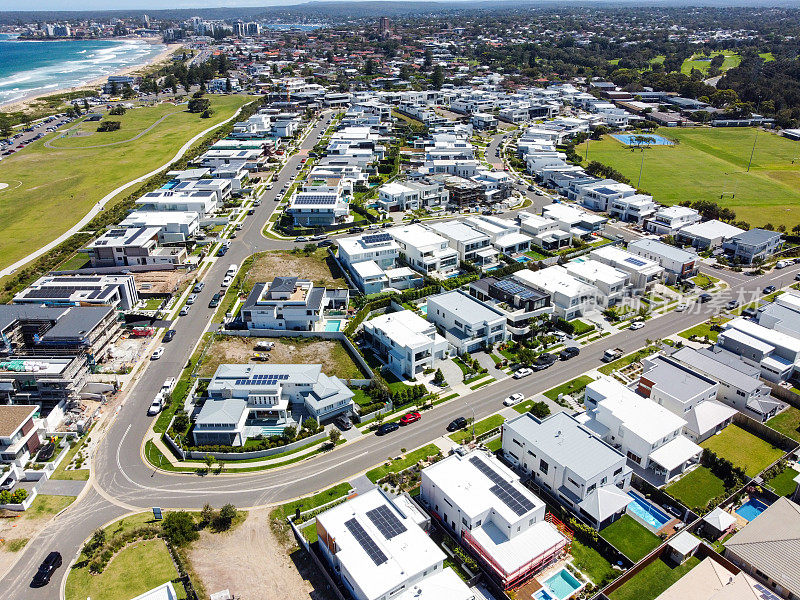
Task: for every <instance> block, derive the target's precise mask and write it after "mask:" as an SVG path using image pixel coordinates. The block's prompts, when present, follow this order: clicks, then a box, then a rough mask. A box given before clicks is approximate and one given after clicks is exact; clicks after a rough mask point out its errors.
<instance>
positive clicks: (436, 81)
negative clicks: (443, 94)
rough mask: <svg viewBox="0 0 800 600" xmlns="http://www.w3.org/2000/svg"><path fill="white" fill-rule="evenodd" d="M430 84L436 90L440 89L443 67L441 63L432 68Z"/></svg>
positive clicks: (442, 81)
mask: <svg viewBox="0 0 800 600" xmlns="http://www.w3.org/2000/svg"><path fill="white" fill-rule="evenodd" d="M431 85H432V86H433V87H434V88H435V89H437V90H440V89H442V85H444V69H442V66H441V65H436V68H435V69H434V70H433V74H432V75H431Z"/></svg>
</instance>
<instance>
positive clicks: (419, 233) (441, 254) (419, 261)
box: [386, 224, 458, 277]
mask: <svg viewBox="0 0 800 600" xmlns="http://www.w3.org/2000/svg"><path fill="white" fill-rule="evenodd" d="M386 233H388V234H389V235H391V236H392V238H393V239H394V241H395V242H397V244H398V245H399V246H400V251H401V252H402V253H403V254H404V255H405V257H406V262H408V264H409V265H410V266H411V267H412V268H414V269H416V270H417V271H419V272H421V273H423V274H428V275H438V276H440V277H444V276H447V275H450V274H452V273H455V272H456V271H457V270H458V251H457V250H454V249H453V248H450V247H449V245H448V243H447V239H446V238H443V237H442V236H440V235H438V234H437V233H434V232H433V231H431V230H430V229H427V228H426V227H423V226H422V225H419V224H413V225H404V226H401V227H392V228H390V229H387V230H386Z"/></svg>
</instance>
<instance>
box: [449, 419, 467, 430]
mask: <svg viewBox="0 0 800 600" xmlns="http://www.w3.org/2000/svg"><path fill="white" fill-rule="evenodd" d="M466 426H467V420H466V419H465V418H464V417H458V418H457V419H453V420H452V421H450V424H449V425H448V426H447V431H458V430H459V429H464V427H466Z"/></svg>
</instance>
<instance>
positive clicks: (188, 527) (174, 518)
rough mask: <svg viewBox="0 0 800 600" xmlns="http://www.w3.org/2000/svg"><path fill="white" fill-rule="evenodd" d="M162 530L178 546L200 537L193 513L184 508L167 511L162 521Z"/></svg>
mask: <svg viewBox="0 0 800 600" xmlns="http://www.w3.org/2000/svg"><path fill="white" fill-rule="evenodd" d="M161 530H162V531H163V532H164V537H166V538H167V539H168V540H169V541H170V542H172V543H173V544H175V545H176V546H183V545H185V544H188V543H189V542H193V541H194V540H196V539H197V538H198V537H199V534H198V533H197V529H196V528H195V524H194V519H193V518H192V515H190V514H189V513H188V512H186V511H183V510H179V511H175V512H170V513H167V516H166V517H164V520H163V521H161Z"/></svg>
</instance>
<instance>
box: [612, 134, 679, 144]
mask: <svg viewBox="0 0 800 600" xmlns="http://www.w3.org/2000/svg"><path fill="white" fill-rule="evenodd" d="M639 135H641V137H645V138H650V139H649V140H648V141H647V142H642V143H641V144H640V143H639V142H637V141H636V139H635V138H636V137H638V136H639ZM611 137H613V138H614V139H615V140H617V141H619V142H622V143H623V144H625V145H626V146H672V145H673V142H671V141H669V140H668V139H667V138H665V137H662V136H660V135H655V134H654V133H642V134H637V135H630V134H627V133H615V134H614V135H612V136H611Z"/></svg>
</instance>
